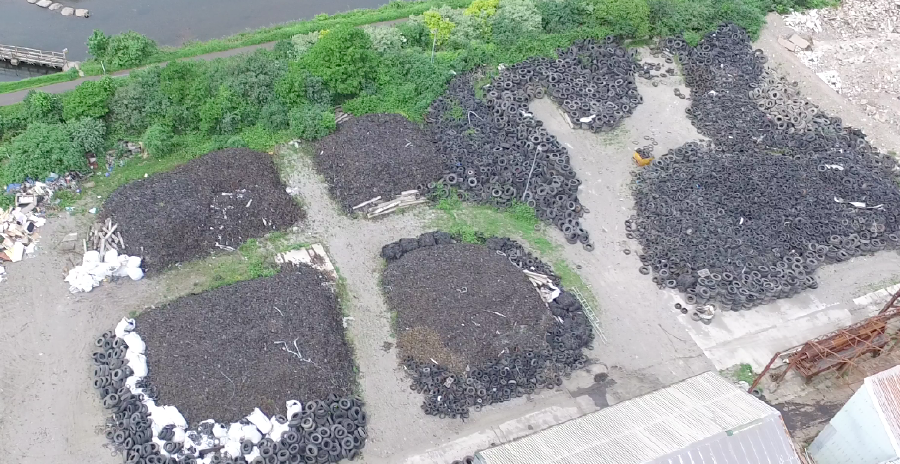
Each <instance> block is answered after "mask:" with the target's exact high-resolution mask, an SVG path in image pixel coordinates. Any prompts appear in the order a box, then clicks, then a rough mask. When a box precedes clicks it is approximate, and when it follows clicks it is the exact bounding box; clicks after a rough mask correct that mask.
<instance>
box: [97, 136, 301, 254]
mask: <svg viewBox="0 0 900 464" xmlns="http://www.w3.org/2000/svg"><path fill="white" fill-rule="evenodd" d="M303 216H304V214H303V210H302V209H301V208H300V207H299V206H297V204H295V203H294V200H293V199H291V197H290V196H289V195H288V194H287V193H286V192H285V187H284V185H283V184H282V182H281V180H280V178H279V177H278V171H277V170H276V169H275V163H274V162H273V161H272V157H271V156H269V155H267V154H265V153H259V152H255V151H251V150H247V149H243V148H232V149H225V150H219V151H215V152H212V153H209V154H207V155H205V156H203V157H201V158H197V159H195V160H192V161H189V162H188V163H186V164H184V165H182V166H179V167H177V168H175V169H173V170H171V171H169V172H164V173H160V174H156V175H154V176H152V177H149V178H146V179H139V180H136V181H134V182H131V183H128V184H126V185H123V186H122V187H120V188H119V189H117V190H116V191H115V192H113V193H112V194H111V195H110V196H109V198H108V199H107V200H106V202H105V203H104V204H103V210H102V212H101V215H100V219H103V220H105V219H106V218H107V217H108V218H111V219H112V221H113V222H114V223H118V224H119V227H118V230H119V231H121V232H122V237H123V239H124V241H125V249H124V252H125V253H128V254H130V255H135V256H141V257H142V258H143V267H144V269H145V270H146V271H149V272H156V271H160V270H163V269H165V268H167V267H169V266H171V265H173V264H176V263H182V262H186V261H190V260H192V259H196V258H200V257H203V256H207V255H209V253H211V252H213V251H217V250H220V249H222V247H230V248H237V247H238V246H240V244H241V243H243V242H244V241H246V240H247V239H250V238H254V237H260V236H262V235H264V234H266V233H267V232H271V231H275V230H282V229H285V228H287V227H290V226H292V225H293V224H295V223H296V222H297V221H299V220H300V219H302V218H303ZM120 251H122V250H120Z"/></svg>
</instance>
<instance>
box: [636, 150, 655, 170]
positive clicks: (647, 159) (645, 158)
mask: <svg viewBox="0 0 900 464" xmlns="http://www.w3.org/2000/svg"><path fill="white" fill-rule="evenodd" d="M633 158H634V162H635V163H637V165H638V166H641V167H644V166H646V165H648V164H650V163H651V162H653V157H652V156H650V155H641V154H640V153H638V152H634V156H633Z"/></svg>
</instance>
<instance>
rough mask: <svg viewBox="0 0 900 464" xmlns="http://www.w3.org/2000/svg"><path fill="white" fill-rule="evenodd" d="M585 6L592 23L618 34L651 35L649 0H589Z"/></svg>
mask: <svg viewBox="0 0 900 464" xmlns="http://www.w3.org/2000/svg"><path fill="white" fill-rule="evenodd" d="M687 1H693V0H687ZM712 1H719V0H712ZM585 8H586V9H587V10H588V11H589V12H590V15H589V18H590V21H591V23H592V25H594V26H597V27H602V28H605V29H608V30H609V31H611V32H612V33H613V34H614V35H616V36H619V37H632V38H645V37H647V36H648V35H650V7H649V6H648V4H647V0H587V1H586V4H585Z"/></svg>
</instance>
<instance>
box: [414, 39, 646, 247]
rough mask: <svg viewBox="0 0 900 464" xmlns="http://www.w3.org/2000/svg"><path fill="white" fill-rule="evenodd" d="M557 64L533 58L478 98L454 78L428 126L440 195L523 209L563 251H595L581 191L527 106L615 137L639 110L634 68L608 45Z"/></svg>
mask: <svg viewBox="0 0 900 464" xmlns="http://www.w3.org/2000/svg"><path fill="white" fill-rule="evenodd" d="M558 54H559V58H558V59H555V60H554V59H550V58H545V57H536V58H530V59H528V60H525V61H523V62H521V63H517V64H515V65H513V66H510V67H508V68H505V69H504V70H503V71H502V72H501V73H500V75H499V76H498V77H497V78H495V79H494V81H493V82H492V84H491V85H490V87H489V88H488V89H487V90H486V94H485V96H484V99H479V98H476V96H475V91H474V88H473V87H474V85H473V84H474V81H473V78H472V76H460V77H457V78H455V79H454V80H453V81H451V83H450V87H449V89H448V90H447V92H446V93H445V94H444V96H442V97H441V98H439V99H437V100H436V101H435V102H434V103H433V104H432V106H431V108H430V110H429V113H428V116H427V117H426V121H427V122H428V128H429V130H430V133H431V136H432V137H433V138H434V139H435V140H436V141H437V143H438V146H439V153H440V156H441V159H442V160H443V162H444V171H443V172H444V175H443V178H442V179H441V186H442V190H440V191H438V193H439V194H441V195H444V196H446V195H449V194H450V192H451V190H450V189H451V188H455V189H457V190H458V191H459V194H460V195H461V198H463V199H465V200H469V201H473V202H478V203H488V204H492V205H497V206H508V205H510V204H512V202H513V201H521V202H524V203H527V204H528V205H529V206H531V207H532V208H534V209H535V211H536V212H537V215H538V217H539V218H540V219H541V220H543V221H546V222H549V223H552V224H554V225H555V226H556V227H558V228H559V229H560V230H561V231H563V233H564V234H565V236H566V240H567V241H568V242H569V243H573V244H574V243H578V242H581V243H582V244H584V245H585V247H586V248H587V249H592V248H593V246H592V245H591V244H590V236H589V234H588V232H587V231H585V230H584V229H583V228H582V227H581V223H580V220H579V218H581V216H582V215H583V214H584V208H583V207H582V206H581V203H580V202H579V200H578V197H577V191H578V186H579V185H580V184H581V181H580V180H579V179H578V176H577V174H576V172H575V170H574V169H573V168H572V165H571V164H570V162H569V155H568V152H567V150H566V148H565V147H563V146H562V145H561V144H560V143H559V142H558V141H557V140H556V137H555V136H553V135H551V134H549V133H548V132H547V130H546V129H544V128H543V123H542V122H541V121H539V120H536V119H535V118H534V116H533V115H532V114H531V113H530V112H529V110H528V105H529V103H530V102H531V100H533V99H535V98H542V97H544V96H545V95H547V96H549V97H550V98H552V99H553V100H554V101H555V102H556V103H558V104H559V105H560V106H561V107H562V108H563V109H564V110H565V111H566V113H567V115H568V117H569V119H570V120H571V121H572V122H573V123H574V124H575V125H576V126H577V127H581V128H584V129H589V130H592V131H595V132H597V131H601V130H606V129H610V128H612V127H614V126H615V125H616V124H618V123H619V122H620V121H621V120H622V119H624V118H626V117H627V116H628V115H630V114H631V113H632V112H633V111H634V108H635V107H636V106H637V105H639V104H640V103H641V102H642V99H641V96H640V95H639V94H638V91H637V86H636V85H635V83H634V75H633V74H634V72H635V70H636V69H637V65H636V62H635V59H634V57H633V55H632V54H631V52H628V51H627V50H625V49H624V48H623V47H621V46H620V45H618V44H616V43H615V42H614V40H613V39H612V38H608V39H607V40H606V41H601V42H595V41H593V40H591V39H588V40H579V41H576V42H575V43H574V44H573V45H572V46H571V47H569V48H567V49H559V50H558Z"/></svg>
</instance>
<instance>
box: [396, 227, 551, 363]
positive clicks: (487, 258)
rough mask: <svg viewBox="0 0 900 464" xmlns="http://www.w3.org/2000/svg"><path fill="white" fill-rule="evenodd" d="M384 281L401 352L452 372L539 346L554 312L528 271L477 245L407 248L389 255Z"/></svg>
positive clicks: (457, 244)
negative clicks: (400, 253)
mask: <svg viewBox="0 0 900 464" xmlns="http://www.w3.org/2000/svg"><path fill="white" fill-rule="evenodd" d="M383 285H384V288H385V293H386V298H387V302H388V305H389V307H390V308H391V310H392V311H395V312H396V315H397V317H396V331H397V347H398V349H399V350H400V353H401V355H402V356H403V357H407V356H411V357H412V358H414V359H416V360H417V361H419V362H428V363H437V364H439V365H442V366H445V367H447V368H450V369H451V370H455V371H457V372H462V371H463V370H465V368H466V367H467V366H481V365H483V364H485V363H489V362H491V361H494V360H496V359H498V357H500V356H501V354H504V353H507V354H508V353H510V352H519V351H524V350H526V349H538V348H540V347H542V346H544V337H545V334H546V332H547V327H549V326H550V324H551V323H552V319H553V316H552V314H551V313H550V311H548V310H547V306H546V305H545V304H544V302H543V301H542V300H541V297H540V296H539V295H538V293H537V292H536V291H535V289H534V287H533V286H532V285H531V283H530V282H529V280H528V278H527V276H526V275H525V274H524V273H523V272H522V271H521V270H520V269H519V268H517V267H516V266H515V265H513V264H512V263H511V262H510V260H509V259H508V258H507V257H506V256H503V255H500V254H498V253H497V252H496V251H494V250H490V249H489V248H487V247H485V246H482V245H473V244H467V243H452V244H438V245H434V246H428V247H423V248H418V249H415V250H412V251H409V252H407V253H405V254H403V256H402V257H401V258H399V259H397V260H394V261H390V262H389V263H388V265H387V268H386V269H385V271H384V277H383Z"/></svg>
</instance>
